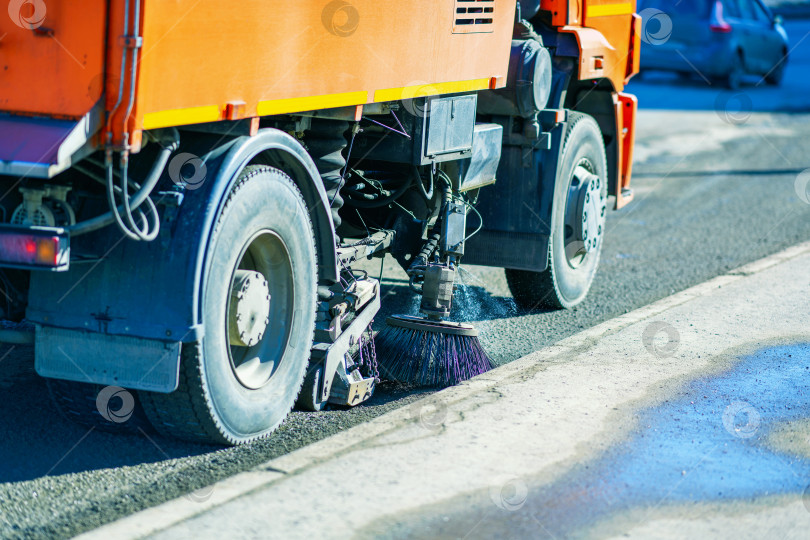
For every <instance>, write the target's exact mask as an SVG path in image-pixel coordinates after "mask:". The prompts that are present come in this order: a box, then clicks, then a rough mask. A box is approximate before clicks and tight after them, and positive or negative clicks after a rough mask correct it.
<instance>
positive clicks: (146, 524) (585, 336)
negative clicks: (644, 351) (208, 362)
mask: <svg viewBox="0 0 810 540" xmlns="http://www.w3.org/2000/svg"><path fill="white" fill-rule="evenodd" d="M807 253H810V242H806V243H803V244H799V245H797V246H794V247H791V248H788V249H786V250H784V251H781V252H779V253H776V254H774V255H771V256H769V257H766V258H764V259H760V260H758V261H755V262H753V263H750V264H747V265H745V266H742V267H740V268H737V269H735V270H733V271H731V272H729V273H727V274H724V275H721V276H718V277H716V278H713V279H711V280H709V281H707V282H704V283H702V284H699V285H696V286H694V287H691V288H689V289H686V290H684V291H682V292H679V293H676V294H674V295H672V296H669V297H667V298H664V299H662V300H659V301H657V302H654V303H652V304H650V305H647V306H645V307H642V308H639V309H637V310H635V311H632V312H630V313H627V314H625V315H621V316H619V317H616V318H614V319H611V320H609V321H606V322H604V323H601V324H599V325H597V326H594V327H592V328H590V329H587V330H584V331H582V332H580V333H578V334H575V335H573V336H571V337H569V338H566V339H564V340H562V341H559V342H557V343H556V344H554V345H552V346H549V347H546V348H544V349H541V350H539V351H537V352H535V353H532V354H530V355H527V356H525V357H523V358H521V359H519V360H516V361H514V362H512V363H510V364H507V365H505V366H502V367H499V368H497V369H495V370H493V371H491V372H489V373H487V374H485V375H482V376H480V377H477V378H475V379H473V380H471V381H468V382H466V383H464V384H462V385H460V386H457V387H453V388H448V389H446V390H443V391H441V392H438V393H436V394H433V395H431V396H429V397H426V398H425V399H423V400H420V401H417V402H415V403H413V404H410V405H407V406H405V407H402V408H400V409H397V410H394V411H391V412H389V413H387V414H385V415H382V416H380V417H378V418H376V419H374V420H372V421H370V422H367V423H365V424H362V425H359V426H356V427H354V428H351V429H349V430H347V431H344V432H342V433H339V434H337V435H334V436H332V437H329V438H326V439H323V440H321V441H319V442H317V443H314V444H312V445H309V446H307V447H304V448H301V449H299V450H297V451H295V452H292V453H290V454H287V455H284V456H281V457H279V458H276V459H273V460H271V461H268V462H267V463H265V464H263V465H261V466H259V467H257V468H256V469H254V470H252V471H248V472H244V473H241V474H239V475H236V476H233V477H231V478H228V479H226V480H223V481H221V482H218V483H216V484H214V485H213V486H210V487H209V488H205V489H203V490H198V491H197V492H195V493H193V494H190V495H187V496H185V497H181V498H178V499H175V500H172V501H169V502H166V503H164V504H162V505H159V506H157V507H154V508H150V509H147V510H144V511H142V512H139V513H136V514H133V515H131V516H128V517H126V518H123V519H121V520H118V521H116V522H113V523H111V524H108V525H105V526H102V527H101V528H99V529H96V530H93V531H89V532H87V533H85V534H83V535H80V536H79V537H78V538H82V539H102V538H103V539H105V540H106V539H107V538H110V537H112V538H139V537H143V536H146V535H149V534H153V533H156V532H158V531H161V530H164V529H167V528H169V527H171V526H173V525H176V524H178V523H181V522H183V521H186V520H188V519H190V518H193V517H194V516H197V515H200V514H203V513H206V512H207V511H209V510H211V509H212V508H215V507H218V506H220V505H223V504H225V503H227V502H229V501H232V500H234V499H236V498H238V497H241V496H243V495H246V494H249V493H251V492H254V491H257V490H259V489H262V488H264V487H266V486H269V485H271V484H273V483H275V482H277V481H279V480H281V479H283V478H285V477H288V476H289V475H293V474H298V473H301V472H303V471H305V470H308V469H310V468H313V467H316V466H318V465H319V464H321V463H323V462H325V461H328V460H332V459H335V458H337V457H340V456H342V455H344V454H346V453H349V452H351V451H352V450H353V449H354V448H356V447H358V446H359V445H361V444H362V443H364V442H368V441H370V440H371V439H374V438H377V437H380V436H383V435H386V434H388V433H392V432H394V431H395V430H397V429H398V428H400V427H402V426H405V425H408V424H412V423H415V422H418V421H419V417H418V415H419V412H418V408H419V407H420V406H422V405H424V404H426V403H430V402H431V400H440V401H441V402H442V403H444V404H446V405H448V406H449V405H452V404H453V403H457V402H459V401H461V400H464V399H467V398H470V397H471V396H475V395H478V394H482V393H484V392H487V391H488V390H490V389H492V388H493V387H494V386H496V385H498V384H500V383H503V382H504V381H507V380H510V379H513V378H518V377H525V376H526V375H529V374H531V373H533V372H535V371H537V370H539V369H542V366H548V365H549V364H554V363H558V362H562V361H564V358H565V357H566V356H568V355H569V354H570V353H571V352H572V351H576V350H579V349H582V348H585V347H587V346H588V345H589V344H591V343H593V342H594V341H596V340H598V339H600V338H603V337H605V336H608V335H612V334H615V333H617V332H619V331H620V330H622V329H624V328H626V327H628V326H630V325H633V324H635V323H638V322H639V321H643V320H645V319H650V318H653V317H657V316H659V315H661V314H662V313H664V312H666V311H668V310H670V309H672V308H674V307H677V306H680V305H683V304H686V303H688V302H690V301H692V300H694V299H696V298H700V297H702V296H704V295H707V294H709V293H710V292H711V291H713V290H716V289H718V288H723V287H724V286H727V285H729V284H731V283H734V282H737V281H740V280H744V279H746V278H747V277H749V276H753V275H756V274H759V273H761V272H763V271H765V270H767V269H770V268H773V267H775V266H778V265H780V264H783V263H785V262H787V261H790V260H792V259H794V258H796V257H798V256H800V255H804V254H807ZM420 404H422V405H420ZM415 407H416V409H415Z"/></svg>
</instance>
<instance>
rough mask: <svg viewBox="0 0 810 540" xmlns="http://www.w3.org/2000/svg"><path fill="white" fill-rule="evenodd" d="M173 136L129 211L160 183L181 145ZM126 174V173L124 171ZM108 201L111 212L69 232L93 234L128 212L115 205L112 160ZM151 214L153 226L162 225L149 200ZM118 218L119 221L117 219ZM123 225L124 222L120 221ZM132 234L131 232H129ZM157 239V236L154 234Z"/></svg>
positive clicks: (75, 226) (173, 130)
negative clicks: (173, 154)
mask: <svg viewBox="0 0 810 540" xmlns="http://www.w3.org/2000/svg"><path fill="white" fill-rule="evenodd" d="M171 134H172V141H171V142H170V143H169V144H167V145H164V146H163V148H161V150H160V154H159V155H158V157H157V159H156V160H155V163H154V165H152V170H151V171H150V172H149V175H148V176H147V177H146V180H145V181H144V183H143V185H142V186H141V189H139V190H138V191H137V192H136V193H135V194H134V195H132V197H131V198H130V199H129V201H128V202H129V210H130V211H132V210H135V209H137V208H138V207H140V206H141V205H142V204H143V203H144V201H146V200H147V199H148V197H149V194H150V193H152V190H153V189H155V186H156V185H157V183H158V181H159V180H160V177H161V175H162V174H163V171H164V170H165V169H166V165H167V164H168V163H169V157H171V155H172V153H173V152H174V151H175V150H177V148H178V146H179V145H180V136H179V134H178V133H177V130H176V129H172V130H171ZM122 172H126V171H122ZM126 182H127V178H126V174H124V175H123V178H122V184H123V186H126V185H127V184H126ZM122 196H123V197H124V198H125V200H126V192H123V194H122ZM107 199H108V202H109V203H110V211H109V212H106V213H104V214H101V215H100V216H96V217H94V218H92V219H88V220H86V221H82V222H81V223H77V224H76V225H72V226H70V227H67V231H68V232H69V233H70V234H71V235H72V236H79V235H82V234H87V233H91V232H93V231H97V230H99V229H102V228H104V227H106V226H108V225H110V224H112V223H115V222H118V221H119V220H121V214H122V213H123V212H126V208H125V206H124V205H123V204H122V205H121V206H120V207H119V206H117V205H116V203H115V184H114V171H113V165H112V158H111V157H110V159H109V160H108V163H107ZM148 206H149V208H148V210H149V212H150V213H151V214H152V219H153V225H154V224H155V223H157V225H158V226H159V225H160V222H159V221H158V220H157V209H156V208H155V205H154V203H153V202H152V201H151V199H149V204H148ZM116 218H118V219H116ZM120 223H123V221H120ZM145 225H146V223H145V224H144V226H145ZM139 230H141V231H143V230H144V229H141V228H139ZM129 232H130V233H131V231H129ZM124 234H127V231H124ZM127 236H128V237H130V238H133V240H135V239H138V240H140V237H139V236H138V235H135V234H134V233H131V234H127ZM154 236H155V237H156V236H157V235H156V234H154Z"/></svg>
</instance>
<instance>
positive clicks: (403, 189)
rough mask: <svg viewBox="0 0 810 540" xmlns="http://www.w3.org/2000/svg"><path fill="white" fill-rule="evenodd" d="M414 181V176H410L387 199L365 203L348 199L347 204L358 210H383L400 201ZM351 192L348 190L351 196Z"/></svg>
mask: <svg viewBox="0 0 810 540" xmlns="http://www.w3.org/2000/svg"><path fill="white" fill-rule="evenodd" d="M413 180H414V177H413V175H409V176H408V179H407V180H406V181H405V182H403V183H402V185H401V186H400V187H399V188H398V189H397V190H396V191H394V193H392V194H391V195H389V196H387V197H383V198H380V199H375V200H371V201H364V200H358V199H353V198H351V197H347V198H346V204H348V205H349V206H354V207H356V208H364V209H369V208H381V207H383V206H387V205H389V204H391V203H392V202H394V201H396V200H397V199H399V198H400V197H401V196H402V195H404V194H405V192H406V191H408V190H409V189H410V187H411V186H412V185H413ZM351 192H352V190H351V189H347V195H349V194H351Z"/></svg>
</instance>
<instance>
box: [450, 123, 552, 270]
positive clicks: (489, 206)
mask: <svg viewBox="0 0 810 540" xmlns="http://www.w3.org/2000/svg"><path fill="white" fill-rule="evenodd" d="M565 127H566V124H565V123H559V124H557V125H556V126H555V127H554V128H553V129H552V130H551V131H550V132H549V133H547V134H543V135H545V136H547V137H549V138H550V140H549V144H548V145H549V147H550V148H549V149H548V150H536V149H532V148H527V147H523V146H504V148H503V154H502V157H501V163H500V165H499V166H498V181H497V182H496V183H495V185H494V186H488V187H485V188H483V189H482V190H481V195H480V198H479V201H480V202H479V203H478V206H477V209H478V211H479V212H481V217H482V219H483V221H484V227H483V229H482V230H481V232H480V233H478V234H477V235H475V236H473V237H472V238H471V239H470V240H469V241H468V242H467V247H466V254H465V255H464V261H463V262H464V263H465V264H479V265H482V266H494V267H498V268H511V269H515V270H529V271H534V272H541V271H543V270H545V269H546V267H547V266H548V242H549V236H550V234H551V211H552V203H553V200H554V183H555V182H556V179H557V165H558V163H559V159H560V153H561V149H562V143H563V136H564V134H565ZM470 221H471V223H470V226H472V227H476V226H477V225H478V224H477V223H476V222H475V219H470ZM470 232H472V231H470Z"/></svg>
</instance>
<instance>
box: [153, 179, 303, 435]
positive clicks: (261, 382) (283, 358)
mask: <svg viewBox="0 0 810 540" xmlns="http://www.w3.org/2000/svg"><path fill="white" fill-rule="evenodd" d="M205 273H206V276H207V278H206V285H205V287H204V290H203V292H202V299H201V302H202V306H201V307H202V316H203V325H204V328H205V333H204V337H203V339H202V342H201V343H192V344H185V345H184V346H183V353H182V359H181V365H180V386H179V388H178V390H176V391H175V392H173V393H171V394H156V393H147V392H142V393H141V400H142V402H143V406H144V410H145V411H146V414H147V415H148V416H149V418H150V420H151V422H152V424H153V425H154V427H155V429H157V430H158V431H159V432H161V433H163V434H165V435H168V436H174V437H180V438H183V439H187V440H191V441H197V442H208V443H217V444H241V443H245V442H249V441H251V440H254V439H257V438H261V437H265V436H267V435H269V434H270V433H271V432H272V431H273V430H275V429H276V428H277V427H278V426H279V425H280V424H281V422H282V421H283V420H284V418H285V417H286V416H287V414H288V413H289V411H290V410H291V409H292V407H293V404H294V403H295V400H296V397H297V395H298V391H299V389H300V388H301V383H302V382H303V380H304V374H305V370H306V367H307V362H308V359H309V354H310V349H311V346H312V340H313V332H314V327H315V308H316V300H317V277H316V276H317V259H316V251H315V240H314V235H313V228H312V223H311V221H310V218H309V214H308V212H307V207H306V204H305V203H304V200H303V198H302V196H301V194H300V192H299V191H298V188H297V187H296V186H295V184H294V183H293V181H292V180H291V179H290V178H289V177H288V176H287V175H285V174H284V173H282V172H281V171H279V170H277V169H273V168H271V167H266V166H250V167H247V168H246V169H245V171H244V172H242V173H241V175H240V177H239V179H238V180H237V181H236V183H235V186H234V187H233V189H232V191H231V193H230V195H229V197H228V200H227V202H226V203H225V206H224V209H223V210H222V214H221V215H220V218H219V221H218V223H217V225H216V228H215V230H214V232H213V235H212V238H211V240H210V244H209V249H208V252H207V256H206V269H205Z"/></svg>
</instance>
